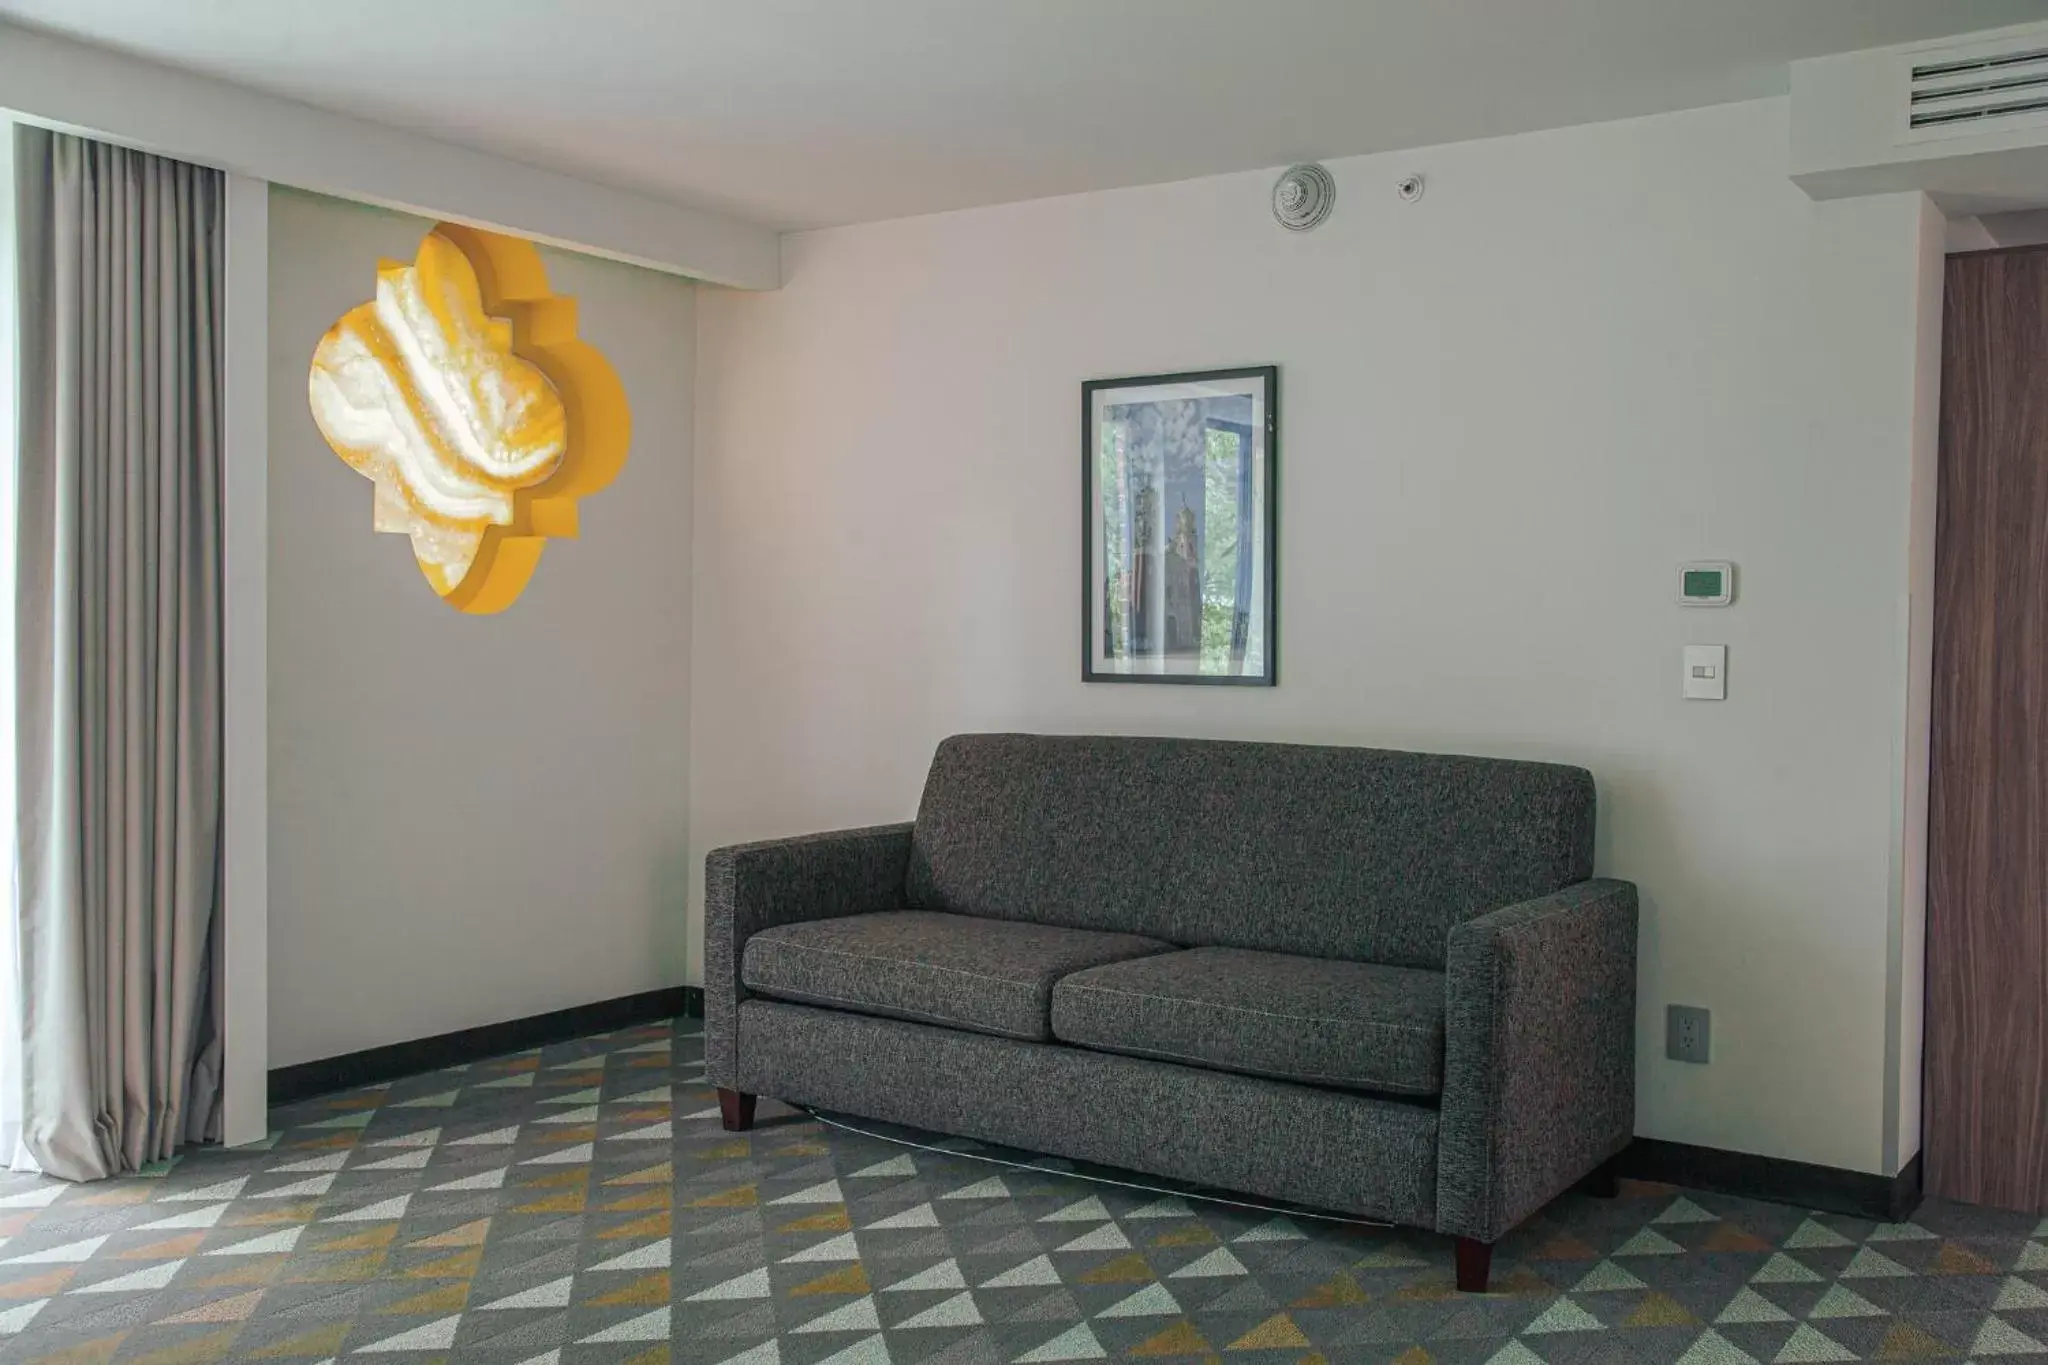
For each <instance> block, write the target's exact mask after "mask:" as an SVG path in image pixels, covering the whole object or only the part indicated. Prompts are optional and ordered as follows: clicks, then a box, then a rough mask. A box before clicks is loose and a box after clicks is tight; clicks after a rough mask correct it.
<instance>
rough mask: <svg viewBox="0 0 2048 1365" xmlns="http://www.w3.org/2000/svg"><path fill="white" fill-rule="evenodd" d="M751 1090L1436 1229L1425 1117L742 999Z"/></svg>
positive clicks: (1332, 1094) (1229, 1078) (1402, 1109)
mask: <svg viewBox="0 0 2048 1365" xmlns="http://www.w3.org/2000/svg"><path fill="white" fill-rule="evenodd" d="M739 1037H740V1043H739V1056H740V1059H741V1070H740V1082H741V1086H742V1088H744V1089H747V1090H751V1091H759V1092H760V1093H763V1094H769V1095H775V1096H778V1097H780V1098H782V1099H786V1100H789V1101H791V1102H792V1103H796V1104H804V1105H811V1106H814V1107H817V1108H820V1109H828V1110H838V1111H840V1112H843V1113H852V1114H862V1115H865V1116H867V1117H869V1118H875V1119H881V1120H884V1121H885V1122H890V1123H901V1124H907V1125H910V1126H912V1127H917V1128H923V1129H926V1130H937V1131H939V1132H945V1133H956V1134H959V1135H960V1136H962V1137H970V1138H977V1139H979V1140H981V1141H984V1142H1000V1143H1005V1144H1007V1145H1009V1146H1013V1147H1021V1148H1024V1149H1026V1150H1028V1151H1034V1152H1045V1153H1048V1154H1051V1155H1054V1156H1063V1157H1069V1158H1072V1159H1075V1160H1079V1161H1094V1162H1100V1163H1101V1164H1103V1165H1106V1166H1118V1167H1122V1168H1124V1169H1127V1170H1132V1169H1135V1170H1141V1171H1147V1172H1151V1173H1153V1174H1156V1175H1164V1176H1169V1177H1171V1178H1174V1179H1178V1180H1188V1181H1193V1182H1195V1183H1197V1184H1201V1185H1208V1186H1211V1187H1213V1188H1217V1189H1226V1190H1241V1191H1245V1192H1247V1193H1250V1194H1256V1195H1263V1196H1265V1197H1267V1198H1271V1199H1288V1200H1294V1201H1296V1202H1299V1203H1302V1204H1307V1205H1310V1206H1311V1207H1315V1208H1324V1209H1336V1210H1341V1211H1344V1212H1347V1213H1354V1214H1359V1215H1361V1216H1364V1217H1367V1218H1384V1219H1387V1220H1389V1221H1392V1222H1397V1223H1407V1224H1410V1225H1415V1226H1422V1227H1427V1226H1429V1224H1430V1221H1431V1220H1432V1218H1433V1217H1434V1216H1435V1210H1436V1166H1435V1162H1434V1156H1435V1152H1436V1128H1437V1113H1436V1111H1435V1110H1434V1109H1431V1108H1429V1107H1427V1106H1425V1105H1419V1104H1408V1103H1402V1102H1399V1101H1395V1100H1385V1099H1378V1098H1374V1097H1372V1096H1367V1095H1358V1094H1351V1093H1348V1092H1345V1091H1340V1090H1318V1089H1313V1088H1310V1087H1308V1086H1300V1085H1288V1084H1284V1083H1282V1082H1278V1081H1266V1080H1259V1079H1257V1078H1255V1077H1251V1076H1238V1075H1233V1074H1231V1073H1230V1072H1227V1071H1205V1070H1199V1069H1196V1068H1193V1067H1184V1066H1176V1065H1173V1064H1171V1063H1168V1062H1158V1061H1152V1060H1149V1059H1146V1058H1142V1057H1119V1056H1114V1055H1111V1054H1108V1053H1101V1052H1089V1051H1086V1050H1084V1049H1081V1048H1070V1047H1061V1046H1059V1045H1057V1044H1052V1043H1030V1042H1023V1041H1020V1040H1017V1039H1011V1038H996V1037H991V1036H989V1035H988V1034H983V1033H967V1032H963V1031H962V1030H959V1029H946V1028H936V1027H933V1026H931V1025H929V1024H914V1023H908V1022H904V1021H901V1020H895V1019H878V1018H873V1017H871V1016H865V1015H857V1014H846V1013H843V1012H839V1011H833V1010H821V1009H813V1008H811V1007H809V1006H805V1005H789V1004H782V1003H780V1002H777V1001H773V1000H760V999H755V1000H749V1001H747V1002H746V1003H745V1004H744V1005H742V1006H740V1009H739Z"/></svg>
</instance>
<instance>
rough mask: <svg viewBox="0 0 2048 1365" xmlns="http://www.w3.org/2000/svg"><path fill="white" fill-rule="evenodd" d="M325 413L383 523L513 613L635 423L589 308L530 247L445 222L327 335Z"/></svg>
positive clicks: (377, 521) (440, 569)
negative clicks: (584, 332) (569, 294)
mask: <svg viewBox="0 0 2048 1365" xmlns="http://www.w3.org/2000/svg"><path fill="white" fill-rule="evenodd" d="M308 387H309V393H310V398H311V402H312V407H313V420H314V422H315V423H317V424H318V425H319V428H320V434H321V435H323V436H325V437H326V438H327V444H329V445H330V446H333V447H334V451H335V453H336V454H337V455H339V456H341V458H342V459H343V460H345V461H347V462H348V465H349V467H350V468H352V469H354V470H355V471H356V472H357V473H359V474H361V475H362V476H363V477H364V478H367V479H369V480H370V481H371V483H372V484H373V485H374V486H375V491H374V493H373V494H372V525H373V526H374V527H375V528H376V529H377V530H379V531H389V532H392V533H394V534H402V535H405V536H407V537H409V538H410V540H411V541H412V552H413V557H414V558H415V559H417V560H418V561H419V566H420V572H421V573H423V574H425V575H426V578H427V582H428V583H430V584H432V585H433V588H434V591H435V592H437V593H439V594H440V595H441V597H442V598H443V600H445V601H447V602H448V603H449V604H450V605H451V606H454V607H455V608H457V609H458V610H460V611H465V612H472V613H478V614H483V613H489V612H496V611H503V610H504V609H505V608H506V607H509V606H510V605H512V603H513V601H515V600H516V599H517V598H518V596H519V594H520V593H521V592H522V591H524V590H525V588H526V584H527V580H528V579H530V578H532V577H533V571H534V568H535V566H536V565H538V564H539V563H540V552H541V550H542V548H543V547H544V546H545V545H546V544H547V541H548V538H549V537H550V536H569V537H573V536H574V535H575V534H576V502H577V499H579V498H583V497H587V496H588V495H590V494H592V493H595V492H597V491H598V490H599V489H601V488H603V487H604V486H605V485H606V484H609V483H610V482H611V481H612V480H613V479H615V478H617V477H618V474H619V471H620V470H621V469H622V468H624V467H625V463H626V446H627V443H628V441H629V439H630V436H631V426H632V420H631V417H630V415H629V413H628V411H627V408H626V391H625V388H624V387H623V386H622V385H621V384H620V383H619V377H618V375H617V374H616V373H615V372H614V371H613V370H612V367H611V366H610V365H609V364H608V363H607V362H606V361H605V358H604V356H603V355H601V354H599V352H598V351H597V349H596V348H595V347H593V346H591V345H589V344H588V343H587V342H584V341H581V340H578V339H577V336H576V301H575V300H574V299H570V298H560V297H557V296H556V295H554V294H553V293H551V292H550V291H549V289H548V277H547V270H546V268H545V267H544V266H543V265H542V264H541V259H540V253H539V252H538V251H536V250H535V249H534V246H533V243H531V242H528V241H524V240H522V239H520V238H517V237H508V236H505V235H503V234H502V233H496V232H486V231H483V230H482V229H480V228H472V227H464V226H461V225H459V224H455V223H439V224H436V225H435V227H434V229H433V231H431V232H429V233H428V234H427V235H426V237H425V239H424V240H422V241H421V242H420V249H419V254H418V255H417V256H416V257H415V258H414V259H413V261H412V263H411V264H410V265H405V264H401V263H399V262H396V261H381V262H379V263H378V266H377V290H376V296H375V297H374V298H372V299H371V300H370V301H369V302H367V303H362V304H358V305H357V306H356V307H354V308H351V309H350V310H349V311H348V312H347V313H346V314H344V315H343V316H342V318H341V320H340V321H339V322H337V323H335V324H334V326H333V327H331V328H329V329H328V331H327V334H326V335H325V336H323V337H322V338H320V345H319V346H318V348H316V349H315V350H314V352H313V371H312V375H311V377H310V379H309V382H308Z"/></svg>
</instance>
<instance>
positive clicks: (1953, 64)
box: [1907, 42, 2048, 135]
mask: <svg viewBox="0 0 2048 1365" xmlns="http://www.w3.org/2000/svg"><path fill="white" fill-rule="evenodd" d="M1907 103H1908V113H1907V127H1908V128H1909V129H1910V130H1911V131H1912V132H1915V133H1920V134H1923V135H1928V134H1938V133H1942V132H1970V131H1976V130H1977V129H1979V128H1982V127H1984V126H1985V125H1987V124H1999V123H2005V122H2008V121H2015V122H2024V123H2034V122H2038V121H2040V120H2041V119H2042V118H2044V117H2048V44H2042V43H2039V42H2035V43H2033V44H2029V45H2027V46H2024V47H2015V48H2011V49H2008V50H2006V51H1990V52H1980V53H1975V54H1968V55H1964V54H1958V55H1955V56H1953V57H1947V58H1944V59H1943V60H1939V61H1922V62H1916V63H1915V64H1914V65H1913V66H1912V67H1911V78H1910V86H1909V94H1908V97H1907Z"/></svg>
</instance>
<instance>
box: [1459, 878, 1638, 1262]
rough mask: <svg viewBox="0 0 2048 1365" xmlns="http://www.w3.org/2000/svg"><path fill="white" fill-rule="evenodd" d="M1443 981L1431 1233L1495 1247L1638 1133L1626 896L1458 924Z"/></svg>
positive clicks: (1552, 902)
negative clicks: (1434, 1211)
mask: <svg viewBox="0 0 2048 1365" xmlns="http://www.w3.org/2000/svg"><path fill="white" fill-rule="evenodd" d="M1445 971H1446V979H1445V982H1444V1090H1443V1109H1442V1113H1441V1115H1440V1118H1439V1126H1438V1136H1437V1186H1436V1187H1437V1231H1439V1232H1446V1233H1452V1234H1455V1235H1457V1236H1460V1237H1471V1238H1475V1239H1477V1240H1479V1241H1482V1242H1493V1241H1495V1240H1496V1239H1498V1238H1499V1237H1500V1235H1501V1234H1502V1233H1504V1232H1506V1231H1507V1230H1508V1229H1509V1228H1512V1227H1514V1226H1515V1225H1516V1224H1517V1223H1519V1222H1521V1221H1522V1219H1524V1218H1526V1217H1528V1216H1529V1214H1531V1213H1532V1212H1534V1211H1535V1210H1536V1209H1538V1208H1541V1207H1542V1206H1543V1205H1544V1204H1546V1203H1548V1202H1549V1201H1550V1200H1551V1199H1553V1198H1555V1197H1556V1196H1557V1195H1559V1194H1561V1193H1562V1192H1563V1191H1565V1190H1566V1189H1569V1188H1570V1187H1571V1186H1572V1185H1573V1184H1574V1183H1575V1182H1577V1181H1578V1180H1580V1179H1582V1178H1583V1177H1585V1176H1586V1175H1588V1174H1590V1173H1591V1172H1592V1171H1593V1170H1594V1169H1595V1168H1597V1167H1598V1166H1599V1165H1600V1163H1601V1162H1603V1161H1605V1160H1607V1159H1608V1158H1609V1157H1611V1156H1613V1155H1614V1154H1615V1153H1617V1152H1619V1151H1620V1150H1621V1149H1622V1148H1623V1147H1626V1146H1627V1145H1628V1143H1629V1141H1630V1139H1631V1138H1632V1137H1633V1136H1634V1134H1635V1103H1636V1067H1635V1039H1636V889H1635V887H1634V886H1633V885H1631V884H1630V883H1628V882H1621V881H1610V880H1605V879H1596V880H1593V881H1584V882H1580V883H1578V884H1577V885H1575V886H1568V887H1566V888H1565V889H1564V890H1562V891H1559V892H1557V893H1556V894H1554V895H1549V896H1544V897H1541V898H1539V899H1537V900H1532V901H1524V902H1522V903H1521V904H1519V905H1510V906H1508V907H1506V908H1505V909H1501V910H1496V911H1494V912H1492V913H1491V914H1487V915H1481V916H1479V917H1478V918H1477V919H1472V920H1468V921H1466V922H1465V923H1463V924H1461V925H1458V926H1457V927H1456V928H1455V929H1453V930H1452V931H1451V936H1450V950H1449V953H1448V955H1447V961H1446V967H1445Z"/></svg>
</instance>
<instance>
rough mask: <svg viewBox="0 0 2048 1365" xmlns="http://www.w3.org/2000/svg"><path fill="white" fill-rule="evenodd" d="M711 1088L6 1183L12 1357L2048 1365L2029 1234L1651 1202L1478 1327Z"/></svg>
mask: <svg viewBox="0 0 2048 1365" xmlns="http://www.w3.org/2000/svg"><path fill="white" fill-rule="evenodd" d="M702 1057H703V1048H702V1038H701V1036H700V1033H699V1031H698V1025H697V1024H696V1022H695V1021H691V1020H677V1021H674V1022H673V1023H672V1024H660V1025H651V1026H648V1027H645V1028H638V1029H629V1030H624V1031H621V1032H619V1033H615V1034H608V1035H604V1036H599V1037H593V1038H587V1039H581V1040H578V1041H576V1042H572V1043H566V1044H563V1045H560V1046H556V1047H549V1048H544V1049H536V1050H533V1051H529V1052H524V1053H520V1054H517V1055H515V1056H510V1057H500V1058H495V1059H492V1060H489V1061H484V1062H479V1063H477V1064H475V1065H473V1066H465V1067H458V1068H453V1069H450V1070H446V1071H441V1072H436V1073H433V1074H431V1075H426V1076H419V1077H415V1078H412V1079H409V1080H405V1081H400V1082H397V1083H395V1084H392V1085H388V1086H373V1087H368V1088H364V1089H361V1090H356V1091H350V1092H347V1093H345V1094H340V1095H335V1096H332V1097H329V1098H325V1099H319V1100H313V1101H309V1102H307V1103H305V1104H301V1105H297V1106H294V1107H292V1108H289V1109H281V1110H279V1111H277V1113H276V1114H275V1116H274V1118H275V1122H276V1124H277V1130H276V1131H275V1132H274V1133H272V1134H271V1136H270V1138H269V1140H268V1141H267V1142H266V1143H265V1144H263V1145H262V1146H261V1147H260V1148H244V1149H239V1150H234V1151H219V1150H200V1151H195V1152H193V1153H192V1154H190V1155H189V1156H187V1157H185V1158H183V1159H181V1160H180V1161H177V1162H175V1163H171V1164H170V1165H169V1166H168V1167H167V1168H165V1169H162V1170H156V1171H152V1172H150V1173H149V1174H148V1175H146V1176H141V1177H136V1178H132V1179H126V1180H119V1181H112V1182H108V1183H106V1184H101V1185H93V1186H68V1185H63V1184H60V1183H58V1182H54V1181H44V1180H39V1179H35V1178H29V1177H20V1176H7V1177H0V1238H4V1239H5V1241H4V1244H0V1359H4V1360H6V1361H10V1362H12V1361H23V1362H31V1361H32V1362H48V1363H51V1365H54V1363H55V1362H64V1363H65V1365H114V1363H115V1362H127V1363H129V1365H138V1363H141V1362H147V1363H148V1365H209V1363H210V1362H226V1361H279V1362H284V1363H285V1365H294V1363H295V1362H296V1363H298V1365H314V1362H323V1361H336V1360H352V1359H354V1358H356V1357H358V1356H360V1357H363V1358H364V1359H365V1360H375V1361H381V1362H391V1363H392V1365H412V1363H413V1362H429V1361H434V1362H446V1363H447V1365H470V1363H471V1362H474V1363H475V1365H595V1363H596V1362H607V1363H612V1362H617V1363H619V1365H1025V1363H1027V1362H1041V1361H1043V1362H1051V1361H1085V1360H1106V1359H1132V1360H1164V1361H1174V1360H1222V1361H1231V1362H1236V1361H1244V1362H1246V1363H1247V1365H1261V1363H1262V1362H1281V1361H1285V1362H1290V1363H1293V1362H1322V1363H1323V1365H1349V1363H1350V1362H1360V1363H1361V1365H1371V1363H1373V1362H1394V1363H1395V1365H1539V1363H1540V1365H1610V1363H1611V1365H1645V1362H1648V1363H1650V1365H1670V1363H1671V1362H1679V1363H1680V1365H1764V1363H1765V1362H1769V1365H1821V1363H1823V1362H1833V1361H1850V1360H1882V1361H1938V1360H1958V1361H1963V1360H1971V1361H1978V1362H1987V1363H1988V1362H1994V1361H1995V1362H1998V1365H2030V1363H2031V1362H2041V1363H2042V1365H2048V1345H2044V1343H2048V1224H2043V1223H2042V1222H2041V1221H2040V1220H2037V1219H2035V1218H2032V1217H2020V1216H2015V1215H2007V1214H1997V1213H1991V1212H1987V1211H1984V1210H1977V1209H1967V1208H1960V1207H1953V1206H1941V1205H1932V1206H1929V1207H1928V1208H1926V1209H1924V1210H1923V1211H1922V1212H1921V1213H1920V1214H1919V1215H1918V1216H1916V1217H1915V1218H1914V1220H1913V1221H1912V1222H1910V1223H1906V1224H1900V1225H1887V1224H1879V1223H1871V1222H1866V1221H1861V1220H1858V1219H1853V1218H1843V1217H1836V1216H1833V1215H1827V1214H1809V1213H1807V1212H1805V1211H1803V1210H1799V1209H1794V1208H1789V1207H1785V1206H1781V1205H1776V1204H1764V1203H1755V1202H1751V1201H1746V1200H1741V1199H1734V1198H1729V1197H1725V1196H1719V1195H1711V1194H1702V1193H1699V1192H1694V1191H1681V1190H1676V1189H1672V1188H1669V1187H1666V1186H1653V1185H1644V1184H1630V1183H1627V1182H1624V1187H1623V1193H1622V1197H1621V1198H1619V1199H1616V1200H1605V1201H1603V1200H1595V1199H1591V1198H1586V1197H1584V1196H1579V1195H1572V1196H1568V1197H1567V1198H1565V1199H1563V1200H1561V1201H1559V1202H1558V1203H1557V1204H1555V1205H1553V1206H1552V1207H1550V1208H1549V1209H1547V1210H1545V1211H1544V1212H1543V1213H1542V1214H1541V1215H1539V1216H1538V1217H1537V1218H1536V1219H1534V1220H1532V1221H1531V1222H1530V1223H1529V1224H1527V1225H1525V1226H1524V1227H1522V1228H1520V1229H1518V1230H1517V1231H1515V1232H1514V1233H1512V1234H1511V1235H1510V1236H1509V1237H1508V1238H1507V1239H1506V1240H1505V1241H1504V1242H1503V1243H1502V1245H1501V1247H1500V1250H1499V1253H1498V1255H1497V1258H1496V1262H1495V1271H1494V1276H1495V1292H1494V1293H1492V1294H1488V1295H1485V1296H1471V1295H1459V1294H1457V1293H1455V1292H1453V1289H1452V1284H1451V1254H1450V1252H1451V1248H1450V1243H1449V1241H1448V1240H1447V1239H1444V1238H1440V1237H1434V1236H1430V1235H1427V1234H1423V1233H1417V1232H1411V1231H1404V1230H1398V1229H1385V1228H1374V1227H1366V1226H1358V1225H1349V1224H1344V1223H1334V1222H1327V1221H1322V1220H1318V1219H1315V1218H1313V1217H1309V1216H1307V1215H1306V1214H1304V1213H1302V1212H1300V1211H1288V1210H1276V1209H1273V1208H1249V1207H1232V1206H1228V1205H1223V1204H1216V1203H1211V1202H1206V1201H1204V1200H1202V1199H1199V1198H1195V1197H1191V1196H1190V1195H1189V1194H1187V1193H1185V1192H1175V1191H1172V1190H1166V1189H1162V1190H1138V1189H1130V1188H1125V1187H1122V1186H1118V1185H1113V1184H1102V1183H1096V1182H1092V1181H1088V1180H1084V1179H1082V1178H1079V1176H1078V1175H1076V1174H1073V1173H1071V1172H1072V1171H1073V1170H1074V1168H1072V1167H1067V1166H1065V1165H1064V1164H1063V1163H1058V1162H1047V1161H1041V1160H1034V1159H1031V1158H1028V1157H1025V1156H1024V1155H1023V1154H1012V1153H1004V1152H1000V1151H998V1150H996V1149H990V1148H984V1147H980V1146H978V1145H977V1144H973V1143H967V1142H961V1141H958V1140H953V1139H942V1138H935V1137H932V1136H930V1135H924V1134H909V1133H904V1132H902V1131H900V1130H889V1129H882V1128H880V1127H878V1126H874V1125H865V1124H862V1125H858V1126H857V1128H856V1129H853V1130H849V1129H847V1128H843V1127H839V1126H835V1125H834V1124H833V1123H829V1122H821V1121H820V1120H818V1119H814V1118H812V1117H810V1116H809V1115H805V1114H802V1113H798V1112H795V1111H792V1110H789V1109H785V1108H782V1107H780V1106H776V1105H773V1104H769V1103H765V1102H764V1104H763V1105H762V1109H761V1121H760V1123H759V1124H758V1126H757V1128H756V1129H755V1131H753V1132H751V1133H746V1134H731V1133H726V1132H724V1131H723V1130H722V1129H721V1128H720V1127H719V1124H718V1119H717V1108H716V1099H715V1096H714V1094H713V1092H712V1091H711V1090H710V1089H709V1088H708V1087H707V1086H706V1085H705V1083H704V1079H703V1061H702ZM899 1138H907V1139H910V1140H913V1141H916V1142H919V1143H924V1144H927V1145H931V1146H940V1147H944V1148H946V1149H948V1150H944V1151H932V1150H924V1149H921V1148H918V1147H911V1146H905V1145H902V1144H901V1143H900V1142H898V1141H896V1140H895V1139H899ZM990 1157H994V1158H998V1159H1000V1161H1020V1160H1021V1161H1027V1162H1030V1163H1031V1164H1032V1165H1033V1166H1036V1167H1038V1169H1020V1168H1018V1167H1017V1166H1014V1165H1008V1164H999V1163H998V1162H996V1161H990V1160H986V1159H983V1158H990Z"/></svg>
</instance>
